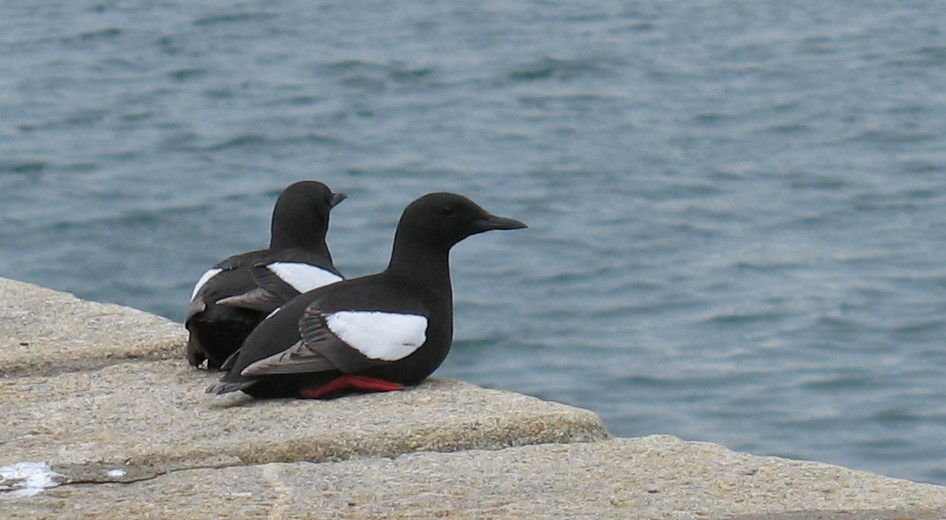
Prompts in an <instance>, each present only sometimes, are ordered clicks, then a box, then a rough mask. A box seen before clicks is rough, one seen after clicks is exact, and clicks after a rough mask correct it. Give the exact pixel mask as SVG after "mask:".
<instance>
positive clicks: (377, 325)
mask: <svg viewBox="0 0 946 520" xmlns="http://www.w3.org/2000/svg"><path fill="white" fill-rule="evenodd" d="M325 323H326V325H328V328H329V330H331V331H332V333H334V334H335V335H336V336H338V337H339V338H341V340H342V341H344V342H345V343H347V344H349V345H350V346H351V347H352V348H354V349H356V350H357V351H358V352H361V353H362V354H364V355H366V356H368V357H369V358H371V359H381V360H384V361H397V360H398V359H403V358H405V357H407V356H409V355H411V353H413V352H414V351H415V350H417V349H418V348H419V347H420V346H421V345H423V344H424V342H425V341H427V318H425V317H423V316H419V315H417V314H396V313H391V312H376V311H371V312H365V311H340V312H334V313H332V314H329V315H328V316H327V317H326V319H325Z"/></svg>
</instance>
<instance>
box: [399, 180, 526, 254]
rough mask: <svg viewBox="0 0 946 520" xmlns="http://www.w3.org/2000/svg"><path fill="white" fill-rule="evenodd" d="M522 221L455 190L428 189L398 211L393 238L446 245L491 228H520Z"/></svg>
mask: <svg viewBox="0 0 946 520" xmlns="http://www.w3.org/2000/svg"><path fill="white" fill-rule="evenodd" d="M524 227H526V225H525V224H523V223H522V222H519V221H518V220H513V219H511V218H505V217H498V216H496V215H493V214H491V213H489V212H488V211H486V210H485V209H483V208H481V207H480V206H479V205H478V204H476V203H475V202H473V201H472V200H470V199H468V198H466V197H464V196H462V195H457V194H455V193H428V194H427V195H424V196H423V197H420V198H419V199H417V200H415V201H414V202H412V203H410V204H409V205H408V206H407V208H406V209H405V210H404V213H403V214H402V215H401V221H400V222H399V223H398V227H397V236H396V237H395V242H398V241H399V240H404V241H410V242H412V243H414V244H417V243H424V244H430V245H433V246H441V247H445V248H448V249H449V248H450V247H451V246H453V245H454V244H456V243H457V242H459V241H461V240H463V239H464V238H466V237H468V236H470V235H475V234H477V233H482V232H484V231H491V230H494V229H522V228H524Z"/></svg>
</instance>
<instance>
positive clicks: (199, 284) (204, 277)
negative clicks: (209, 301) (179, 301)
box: [191, 267, 223, 301]
mask: <svg viewBox="0 0 946 520" xmlns="http://www.w3.org/2000/svg"><path fill="white" fill-rule="evenodd" d="M222 272H223V269H217V268H216V267H215V268H213V269H210V270H209V271H207V272H206V273H204V274H203V275H202V276H201V277H200V280H197V285H195V286H194V292H193V293H191V301H194V298H196V297H197V293H198V292H199V291H200V288H201V287H203V286H204V284H206V283H207V282H209V281H210V279H211V278H213V277H214V276H217V275H218V274H220V273H222Z"/></svg>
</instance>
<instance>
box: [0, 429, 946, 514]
mask: <svg viewBox="0 0 946 520" xmlns="http://www.w3.org/2000/svg"><path fill="white" fill-rule="evenodd" d="M3 505H5V506H7V508H8V515H12V517H13V518H16V517H18V516H19V517H22V518H31V517H34V516H36V515H39V516H42V515H51V516H52V515H55V516H59V517H75V518H159V517H160V518H186V519H189V520H193V519H199V518H230V517H241V518H245V517H269V518H444V517H446V518H621V519H634V518H655V519H656V518H719V517H723V516H739V515H758V516H756V518H760V519H762V518H764V519H767V520H776V519H779V518H784V519H796V520H798V519H803V518H831V517H833V516H834V515H836V514H837V515H844V516H843V518H849V519H860V518H936V517H937V513H936V512H937V511H944V510H946V509H944V508H946V488H943V487H939V486H933V485H926V484H916V483H912V482H907V481H903V480H896V479H891V478H886V477H881V476H877V475H872V474H868V473H863V472H858V471H853V470H849V469H845V468H841V467H837V466H831V465H828V464H820V463H814V462H800V461H793V460H786V459H779V458H774V457H756V456H751V455H746V454H742V453H736V452H733V451H730V450H728V449H725V448H723V447H721V446H717V445H713V444H707V443H696V442H684V441H681V440H679V439H676V438H674V437H669V436H652V437H644V438H638V439H614V440H610V441H603V442H596V443H589V444H546V445H537V446H527V447H518V448H510V449H504V450H499V451H479V450H474V451H466V452H460V453H451V454H443V453H415V454H409V455H404V456H400V457H397V458H394V459H387V458H374V459H361V460H351V461H346V462H337V463H322V464H313V463H291V464H263V465H252V466H240V467H232V468H224V469H216V470H214V469H195V470H187V471H180V472H175V473H171V474H167V475H163V476H159V477H157V478H155V479H153V480H148V481H143V482H138V483H133V484H124V485H122V484H95V485H63V486H60V487H56V488H50V489H48V490H46V491H45V492H44V493H40V494H37V495H35V496H33V497H28V498H21V499H14V500H10V501H8V502H7V503H6V504H3ZM857 511H861V513H857ZM865 511H874V512H873V513H869V514H868V513H865ZM878 511H879V513H878ZM829 512H831V513H829ZM8 517H10V516H8Z"/></svg>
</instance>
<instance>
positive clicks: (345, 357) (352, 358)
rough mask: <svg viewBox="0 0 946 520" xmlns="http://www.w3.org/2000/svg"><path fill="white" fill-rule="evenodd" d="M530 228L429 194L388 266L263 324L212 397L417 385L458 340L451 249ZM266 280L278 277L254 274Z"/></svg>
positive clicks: (308, 297)
mask: <svg viewBox="0 0 946 520" xmlns="http://www.w3.org/2000/svg"><path fill="white" fill-rule="evenodd" d="M524 227H526V225H525V224H523V223H522V222H519V221H518V220H513V219H510V218H503V217H497V216H495V215H492V214H490V213H488V212H486V210H484V209H483V208H481V207H479V206H478V205H476V204H475V203H474V202H473V201H471V200H469V199H467V198H466V197H463V196H460V195H456V194H452V193H431V194H428V195H424V196H423V197H420V198H419V199H417V200H415V201H414V202H412V203H411V204H410V205H409V206H407V208H406V209H405V210H404V213H403V215H402V216H401V220H400V222H399V223H398V226H397V232H396V233H395V236H394V248H393V251H392V253H391V261H390V263H389V264H388V268H387V269H386V270H385V271H383V272H381V273H378V274H374V275H370V276H365V277H362V278H355V279H351V280H345V281H343V282H339V283H337V284H334V285H330V286H327V287H322V288H320V289H316V290H314V291H311V292H307V293H305V294H303V295H301V296H299V297H297V298H294V299H293V300H292V301H290V302H289V303H287V304H286V305H284V306H283V307H281V308H280V309H279V310H278V311H276V312H275V313H273V314H272V315H271V316H269V317H268V318H267V319H266V320H264V321H263V322H262V323H261V324H260V325H259V327H257V328H256V330H255V331H253V333H252V334H250V336H249V337H248V338H247V339H246V342H245V343H244V344H243V347H242V348H241V349H240V351H239V353H238V354H237V356H236V359H235V360H234V361H233V364H232V370H230V372H229V373H227V375H225V376H224V377H223V378H222V379H221V380H220V382H219V383H217V384H215V385H213V386H211V387H210V388H208V389H207V392H208V393H215V394H223V393H227V392H234V391H237V390H242V391H243V392H246V393H247V394H250V395H252V396H254V397H302V398H317V397H322V396H326V395H329V394H333V393H336V392H338V391H340V390H359V391H390V390H399V389H401V388H402V387H403V386H404V385H416V384H418V383H420V382H421V381H422V380H423V379H424V378H426V377H427V376H429V375H430V374H431V373H432V372H433V371H434V370H435V369H436V368H437V367H438V366H440V363H442V362H443V360H444V358H445V357H446V356H447V352H448V351H449V350H450V344H451V342H452V341H453V292H452V289H451V286H450V262H449V257H450V248H451V247H452V246H453V245H454V244H456V243H457V242H459V241H461V240H463V239H464V238H466V237H468V236H470V235H474V234H477V233H482V232H484V231H490V230H493V229H520V228H524ZM257 272H258V273H259V278H260V279H261V281H262V282H263V285H264V286H267V283H266V281H264V280H263V279H270V280H271V279H272V278H273V277H272V276H271V275H269V274H267V273H265V272H262V270H257Z"/></svg>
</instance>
